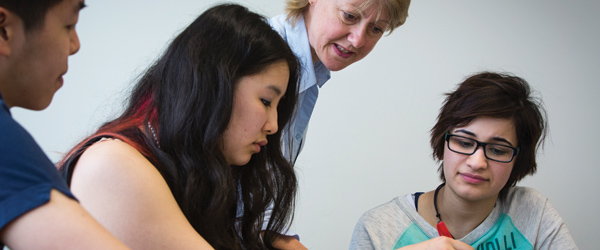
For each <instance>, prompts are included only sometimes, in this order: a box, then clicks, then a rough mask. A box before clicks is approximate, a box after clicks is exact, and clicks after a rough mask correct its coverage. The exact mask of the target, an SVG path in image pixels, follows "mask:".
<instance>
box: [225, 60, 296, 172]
mask: <svg viewBox="0 0 600 250" xmlns="http://www.w3.org/2000/svg"><path fill="white" fill-rule="evenodd" d="M289 74H290V73H289V67H288V64H287V62H285V61H279V62H276V63H274V64H271V65H269V66H267V67H266V68H265V69H264V70H263V71H261V72H260V73H258V74H255V75H249V76H245V77H242V78H241V79H240V80H239V82H238V83H237V84H236V85H235V87H234V90H233V108H232V113H231V119H230V121H229V124H228V125H227V128H226V129H225V132H223V141H222V145H221V151H222V153H223V155H224V156H225V159H226V160H227V163H229V164H230V165H245V164H246V163H248V161H250V157H251V156H252V155H253V154H255V153H258V152H260V150H261V147H262V146H264V145H266V144H267V135H271V134H274V133H275V132H277V129H278V128H277V105H278V104H279V101H280V100H281V98H282V97H283V95H284V94H285V91H286V89H287V85H288V80H289Z"/></svg>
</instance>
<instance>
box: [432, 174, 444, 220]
mask: <svg viewBox="0 0 600 250" xmlns="http://www.w3.org/2000/svg"><path fill="white" fill-rule="evenodd" d="M444 185H446V183H445V182H444V183H442V184H440V185H439V186H438V187H437V188H435V192H434V193H433V208H435V217H437V218H438V219H439V220H440V221H442V217H441V216H440V212H438V208H437V196H438V193H439V192H440V189H442V187H443V186H444Z"/></svg>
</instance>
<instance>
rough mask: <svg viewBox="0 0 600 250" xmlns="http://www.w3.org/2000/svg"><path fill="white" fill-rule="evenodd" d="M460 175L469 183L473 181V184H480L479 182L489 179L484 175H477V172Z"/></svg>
mask: <svg viewBox="0 0 600 250" xmlns="http://www.w3.org/2000/svg"><path fill="white" fill-rule="evenodd" d="M460 176H461V177H462V178H463V180H465V181H466V182H468V183H472V184H479V183H482V182H485V181H487V179H485V178H483V177H482V176H480V175H475V174H468V173H463V174H460Z"/></svg>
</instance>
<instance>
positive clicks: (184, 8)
mask: <svg viewBox="0 0 600 250" xmlns="http://www.w3.org/2000/svg"><path fill="white" fill-rule="evenodd" d="M217 2H218V1H215V0H205V1H192V0H186V1H183V0H178V1H166V0H163V1H158V0H152V1H151V0H145V1H143V0H128V1H117V0H102V1H99V0H87V4H88V5H89V8H86V9H85V10H84V11H82V13H81V17H80V23H79V24H78V30H79V34H80V39H81V42H82V47H81V50H80V52H79V53H78V54H77V55H75V56H73V57H71V61H70V65H71V67H70V69H69V73H68V74H67V75H66V77H65V85H64V87H63V88H62V89H61V90H60V91H59V92H58V93H57V94H56V96H55V100H54V101H53V103H52V104H51V106H50V107H49V108H48V109H46V110H44V111H41V112H31V111H25V110H22V109H13V110H12V111H13V114H14V116H15V118H16V119H17V120H19V121H20V122H21V123H22V124H23V125H24V126H25V127H26V128H27V129H28V130H29V131H31V133H32V134H33V135H34V137H35V138H36V139H37V140H38V142H39V143H40V144H41V145H42V147H43V148H44V150H45V151H46V152H47V153H48V154H49V155H50V156H51V158H52V159H53V160H55V161H56V160H58V159H59V158H60V154H59V152H64V151H66V150H68V149H69V148H70V147H72V146H73V144H74V143H75V142H76V141H78V140H80V139H81V138H82V137H83V136H85V135H87V134H88V133H90V132H91V131H93V130H94V129H95V128H97V126H98V125H99V123H100V122H102V121H105V120H107V119H108V117H111V116H112V115H115V114H116V113H117V112H118V111H119V110H120V108H121V107H122V103H123V97H124V96H123V95H124V94H125V93H126V91H125V90H126V89H127V88H128V87H129V86H130V84H131V83H132V82H133V80H134V78H135V77H136V76H137V75H139V73H140V72H142V71H143V70H144V69H145V68H146V67H147V66H148V64H149V63H150V62H151V61H153V60H154V59H155V58H156V57H157V56H158V54H159V53H160V52H161V51H162V49H163V48H164V46H165V44H166V43H167V42H168V41H169V40H170V38H171V37H172V36H173V35H174V34H176V33H177V32H179V31H180V30H181V29H182V28H183V27H185V26H186V25H187V24H188V23H190V22H191V21H192V20H193V19H194V18H195V17H196V16H197V15H199V14H200V13H201V12H202V11H203V10H205V9H206V8H207V7H208V6H212V5H213V4H215V3H217ZM235 2H238V3H242V4H243V5H246V6H248V7H249V8H250V9H252V10H254V11H257V12H259V13H261V14H264V15H266V16H274V15H276V14H279V13H281V12H283V7H284V1H283V0H278V1H276V0H243V1H235ZM598 9H600V3H599V2H597V1H592V0H587V1H559V0H547V1H517V0H508V1H478V0H463V1H446V0H430V1H424V0H413V3H412V5H411V8H410V11H409V13H410V17H409V18H408V21H407V23H406V25H405V26H403V27H401V28H399V29H398V30H396V31H395V32H394V33H393V34H391V35H390V36H388V37H384V38H383V39H382V40H381V41H380V42H379V44H378V45H377V47H376V49H375V50H374V51H373V52H372V53H371V55H369V56H368V57H367V58H365V59H364V60H363V61H361V62H358V63H356V64H354V65H352V66H350V67H348V68H347V69H345V70H343V71H342V72H335V73H333V75H332V79H331V80H330V81H329V82H327V84H326V85H325V86H324V88H323V89H322V91H321V93H320V98H319V101H318V104H317V107H316V110H315V112H314V115H313V119H312V121H311V124H310V129H309V134H308V140H307V143H306V146H305V150H304V151H303V153H302V154H301V156H300V158H299V161H298V165H297V172H298V175H299V178H300V184H301V186H300V195H299V199H298V205H297V213H296V218H295V221H296V223H295V225H296V226H295V228H296V230H297V231H298V232H299V234H300V235H301V237H302V241H303V242H304V244H305V245H306V246H308V247H309V248H310V249H346V248H347V247H348V244H349V241H350V237H351V234H352V230H353V228H354V225H355V223H356V221H357V219H358V217H359V216H360V215H361V214H362V213H363V212H365V211H366V210H368V209H370V208H372V207H374V206H376V205H379V204H381V203H384V202H387V201H389V200H390V199H392V198H393V197H394V196H397V195H401V194H405V193H408V192H414V191H428V190H432V189H434V188H435V187H436V185H437V184H438V180H437V179H436V176H437V173H436V169H437V165H436V164H435V162H433V160H432V159H431V156H430V155H431V150H430V149H429V147H428V140H429V137H428V131H429V129H430V128H431V126H432V125H433V123H434V121H435V118H436V116H437V111H438V108H439V107H440V103H441V101H442V100H443V96H442V93H444V92H447V91H450V90H451V89H453V88H454V86H455V85H456V84H457V83H459V82H460V81H461V80H462V79H463V77H464V76H466V75H468V74H471V73H473V72H476V71H481V70H497V71H509V72H513V73H515V74H517V75H519V76H522V77H524V78H525V79H527V80H528V81H529V82H530V84H531V85H532V86H533V87H534V88H535V89H536V90H538V91H539V93H540V94H541V96H542V97H543V99H544V101H545V104H546V107H547V109H548V114H549V121H550V132H551V133H550V137H549V138H548V139H549V140H548V143H547V144H546V148H545V150H544V151H543V153H542V154H541V155H540V156H539V170H538V173H537V174H536V175H535V176H534V177H528V178H526V179H525V180H524V181H523V182H521V185H525V186H532V187H535V188H536V189H538V190H540V191H541V192H542V193H544V194H545V195H546V196H548V198H549V199H550V201H551V202H552V204H553V205H554V206H555V208H556V209H557V210H558V211H559V212H560V214H561V215H562V216H563V218H564V220H565V221H566V223H567V225H568V226H569V229H570V230H571V232H572V234H573V237H574V238H575V240H576V242H577V243H578V245H579V247H580V248H581V249H594V248H596V247H597V246H598V245H599V243H600V241H599V240H598V237H597V236H595V233H594V232H595V231H596V229H597V226H598V223H599V222H600V219H598V217H599V216H598V211H600V202H599V200H600V199H598V198H597V195H596V194H597V192H598V191H597V190H598V189H599V188H600V184H599V183H598V182H597V179H598V178H599V177H600V167H599V166H598V164H597V163H596V161H597V157H598V156H597V155H595V154H596V153H598V151H599V150H600V146H599V142H600V135H599V133H598V129H597V128H598V125H599V124H600V113H599V112H598V108H599V107H600V101H598V97H597V96H598V95H599V94H600V84H599V83H598V80H597V78H596V74H595V73H596V71H597V70H598V69H600V59H599V58H600V49H599V47H598V44H600V29H599V28H598V24H599V23H600V17H599V16H598V15H597V14H596V12H597V10H598Z"/></svg>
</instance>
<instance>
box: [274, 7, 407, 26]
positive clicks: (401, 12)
mask: <svg viewBox="0 0 600 250" xmlns="http://www.w3.org/2000/svg"><path fill="white" fill-rule="evenodd" d="M308 1H309V0H287V1H286V6H285V11H286V13H287V18H288V19H291V20H292V23H295V22H296V19H298V17H300V16H301V15H302V14H304V12H306V10H307V9H308V6H309V3H308ZM376 1H381V9H380V12H381V11H382V10H386V11H387V15H388V17H389V18H390V25H389V27H388V30H389V32H390V33H391V32H392V31H394V29H395V28H398V27H400V26H402V25H403V24H404V22H406V18H407V17H408V7H409V6H410V0H365V2H364V3H363V7H366V6H369V5H371V4H374V3H376Z"/></svg>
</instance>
